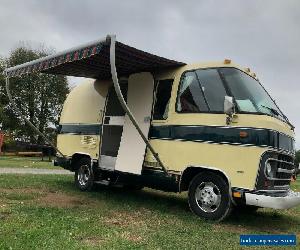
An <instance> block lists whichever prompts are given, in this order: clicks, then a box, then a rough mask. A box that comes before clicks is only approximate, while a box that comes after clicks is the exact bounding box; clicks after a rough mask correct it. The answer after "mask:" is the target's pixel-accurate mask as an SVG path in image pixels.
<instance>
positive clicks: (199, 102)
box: [177, 72, 208, 113]
mask: <svg viewBox="0 0 300 250" xmlns="http://www.w3.org/2000/svg"><path fill="white" fill-rule="evenodd" d="M177 111H179V112H183V113H184V112H201V111H202V112H203V111H208V107H207V104H206V101H205V99H204V96H203V91H202V89H201V85H200V83H199V81H198V79H197V75H196V73H195V72H186V73H185V74H184V75H183V77H182V78H181V82H180V87H179V92H178V99H177Z"/></svg>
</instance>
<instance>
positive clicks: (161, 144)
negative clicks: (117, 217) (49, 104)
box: [5, 35, 300, 220]
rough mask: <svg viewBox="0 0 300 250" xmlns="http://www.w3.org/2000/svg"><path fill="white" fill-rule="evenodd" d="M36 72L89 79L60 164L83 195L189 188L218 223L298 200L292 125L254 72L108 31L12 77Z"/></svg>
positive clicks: (63, 133)
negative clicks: (186, 58)
mask: <svg viewBox="0 0 300 250" xmlns="http://www.w3.org/2000/svg"><path fill="white" fill-rule="evenodd" d="M35 72H42V73H48V74H61V75H67V76H79V77H86V78H89V79H87V80H85V81H83V82H82V83H80V84H78V86H76V87H75V88H74V89H73V90H72V91H71V92H70V94H69V95H68V96H67V99H66V101H65V104H64V106H63V110H62V113H61V116H60V123H59V128H58V136H57V152H58V154H57V158H56V161H55V163H56V164H57V165H59V166H62V167H63V168H65V169H69V170H70V171H73V172H74V176H75V184H76V186H77V187H78V188H79V189H80V190H82V191H88V190H91V189H92V187H93V186H94V185H95V184H103V185H111V186H113V185H123V186H124V187H127V188H131V189H141V188H143V187H150V188H154V189H159V190H164V191H168V192H184V191H187V192H188V203H189V206H190V208H191V210H192V211H193V212H194V213H195V214H197V215H198V216H200V217H202V218H205V219H211V220H222V219H224V218H226V217H227V216H228V215H229V214H230V212H231V211H232V209H245V210H248V211H251V210H252V211H254V210H256V209H257V208H259V207H269V208H274V209H287V208H290V207H294V206H297V205H299V204H300V193H296V192H293V191H291V189H290V183H291V178H292V176H293V174H294V171H295V166H294V157H295V148H294V143H295V142H294V137H295V134H294V127H293V126H292V124H291V123H290V122H289V120H288V118H287V117H286V116H285V115H284V113H283V112H282V111H281V110H280V108H279V107H278V105H277V104H276V103H275V101H274V100H273V99H272V98H271V97H270V95H269V94H268V92H267V91H266V90H265V89H264V87H263V86H262V84H261V82H260V81H259V80H258V78H257V76H256V75H255V74H254V73H253V72H251V70H250V69H249V68H243V67H241V66H239V65H237V64H235V63H233V62H232V61H231V60H229V59H225V60H224V61H220V62H209V63H195V64H186V63H183V62H178V61H174V60H170V59H166V58H163V57H159V56H156V55H153V54H150V53H146V52H144V51H141V50H138V49H136V48H133V47H130V46H128V45H125V44H123V43H121V42H117V41H116V40H115V36H112V35H109V36H107V37H106V38H105V39H101V40H98V41H93V42H91V43H88V44H85V45H82V46H79V47H76V48H72V49H70V50H67V51H63V52H61V53H58V54H55V55H51V56H48V57H46V58H41V59H38V60H35V61H33V62H29V63H26V64H23V65H19V66H15V67H12V68H8V69H6V71H5V74H6V76H7V79H9V78H10V77H14V76H20V75H22V74H28V73H35ZM7 87H8V91H9V82H8V84H7Z"/></svg>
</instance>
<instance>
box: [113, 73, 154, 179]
mask: <svg viewBox="0 0 300 250" xmlns="http://www.w3.org/2000/svg"><path fill="white" fill-rule="evenodd" d="M153 89H154V79H153V76H152V74H151V73H149V72H143V73H137V74H133V75H130V77H129V79H128V92H127V105H128V107H129V109H130V110H131V112H132V113H133V115H134V117H135V118H136V120H137V122H138V124H139V126H140V128H141V130H142V131H143V133H144V134H145V135H148V132H149V128H150V117H151V109H152V103H153ZM145 151H146V145H145V142H144V141H143V139H142V138H141V136H140V135H139V133H138V132H137V130H136V128H135V127H134V126H133V124H132V122H131V121H130V119H129V117H128V116H127V115H125V121H124V126H123V133H122V138H121V143H120V148H119V152H118V156H117V160H116V165H115V170H118V171H122V172H127V173H132V174H141V171H142V166H143V161H144V156H145Z"/></svg>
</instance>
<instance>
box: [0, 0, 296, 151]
mask: <svg viewBox="0 0 300 250" xmlns="http://www.w3.org/2000/svg"><path fill="white" fill-rule="evenodd" d="M299 23H300V2H299V1H298V0H286V1H281V0H265V1H261V0H252V1H239V0H229V1H213V0H211V1H201V0H196V1H176V0H173V1H170V0H167V1H158V0H152V1H143V0H127V1H112V0H110V1H97V0H86V1H71V0H64V1H61V0H60V1H59V0H52V1H39V0H27V1H17V0H0V25H1V38H0V54H2V55H8V53H9V51H10V50H11V49H13V48H14V47H15V46H16V45H17V44H18V42H19V41H20V40H26V41H32V42H33V43H44V44H46V45H47V46H50V47H53V48H56V49H57V50H63V49H66V48H69V47H72V46H76V45H78V44H81V43H84V42H87V41H90V40H94V39H97V38H101V37H103V36H105V35H106V34H108V33H115V34H117V38H118V39H119V40H120V41H122V42H125V43H127V44H130V45H132V46H135V47H137V48H140V49H143V50H147V51H149V52H152V53H155V54H159V55H162V56H165V57H168V58H173V59H177V60H181V61H185V62H195V61H214V60H223V59H224V58H231V59H233V60H234V61H235V62H236V63H238V64H240V65H244V66H245V67H250V68H251V69H253V70H254V71H255V72H256V73H257V74H258V77H259V78H260V80H261V82H262V83H263V84H264V85H265V87H266V88H267V89H268V90H269V92H270V94H271V95H272V96H273V97H274V98H275V99H276V100H277V103H278V105H279V106H280V107H281V108H282V110H283V111H284V113H285V114H286V115H287V116H288V117H289V119H290V120H291V122H292V123H293V124H295V126H296V132H298V130H299V131H300V115H299V114H300V100H299V99H300V85H299V83H298V79H299V76H298V70H299V69H300V49H299V46H300V29H299ZM297 128H298V130H297ZM297 146H298V148H300V133H297Z"/></svg>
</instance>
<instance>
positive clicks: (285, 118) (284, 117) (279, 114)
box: [260, 105, 295, 130]
mask: <svg viewBox="0 0 300 250" xmlns="http://www.w3.org/2000/svg"><path fill="white" fill-rule="evenodd" d="M260 106H262V107H264V108H266V109H268V110H270V111H271V112H272V113H273V114H274V115H277V116H281V117H282V118H283V119H284V120H285V121H286V122H287V124H289V125H290V126H291V128H292V130H294V128H295V126H294V125H293V124H291V123H290V121H289V119H288V118H287V117H286V116H285V115H284V114H281V113H279V112H278V111H277V110H276V109H273V108H271V107H268V106H265V105H260Z"/></svg>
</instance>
